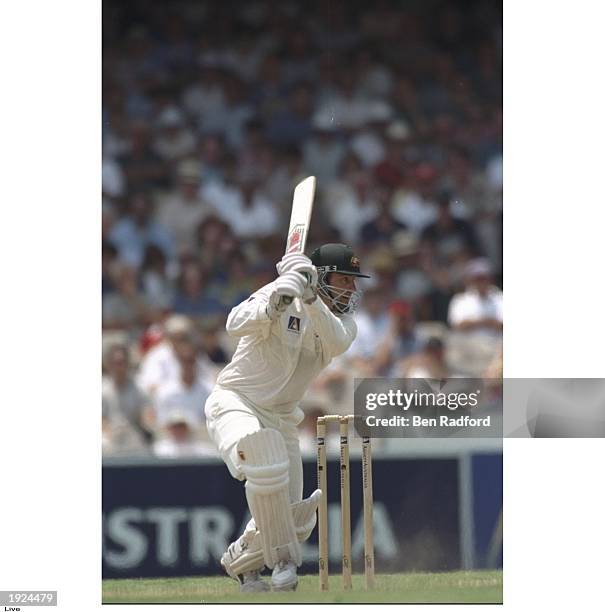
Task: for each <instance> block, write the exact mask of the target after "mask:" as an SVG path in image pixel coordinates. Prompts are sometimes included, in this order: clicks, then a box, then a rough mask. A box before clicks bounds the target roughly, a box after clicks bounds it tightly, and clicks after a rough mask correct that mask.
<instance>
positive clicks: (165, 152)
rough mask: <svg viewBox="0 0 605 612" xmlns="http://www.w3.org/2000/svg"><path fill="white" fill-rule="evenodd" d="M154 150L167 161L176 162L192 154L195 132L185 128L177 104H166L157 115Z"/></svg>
mask: <svg viewBox="0 0 605 612" xmlns="http://www.w3.org/2000/svg"><path fill="white" fill-rule="evenodd" d="M157 127H158V131H157V135H156V137H155V139H154V141H153V148H154V151H155V152H156V153H157V154H158V155H159V156H160V157H161V158H162V159H163V160H165V161H167V162H176V161H179V160H183V159H184V158H186V157H188V156H190V155H193V153H194V152H195V148H196V146H197V141H196V138H195V134H194V133H193V131H192V130H191V129H189V128H187V125H186V122H185V116H184V114H183V112H182V111H181V110H180V109H179V108H178V106H174V105H171V106H168V107H166V108H164V109H163V110H162V112H161V113H160V114H159V116H158V117H157Z"/></svg>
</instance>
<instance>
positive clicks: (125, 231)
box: [109, 191, 174, 268]
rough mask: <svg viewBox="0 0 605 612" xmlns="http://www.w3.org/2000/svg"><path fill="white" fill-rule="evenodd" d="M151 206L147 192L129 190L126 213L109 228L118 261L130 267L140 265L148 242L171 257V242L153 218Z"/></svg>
mask: <svg viewBox="0 0 605 612" xmlns="http://www.w3.org/2000/svg"><path fill="white" fill-rule="evenodd" d="M153 208H154V207H153V201H152V200H151V197H150V194H149V193H148V192H146V191H139V192H135V193H133V194H132V196H131V197H130V200H129V203H128V211H127V214H126V216H125V217H124V218H122V219H121V220H120V221H118V222H117V223H116V224H115V225H114V226H113V227H112V229H111V232H110V234H109V240H110V242H111V243H112V244H113V245H115V247H116V248H117V250H118V256H119V259H120V261H122V262H123V263H125V264H127V265H129V266H132V267H134V268H139V267H140V266H141V264H142V263H143V258H144V256H145V251H146V249H147V247H148V246H150V245H155V246H156V247H158V248H159V249H161V250H162V252H163V253H164V256H165V257H166V258H168V259H172V258H173V257H174V242H173V240H172V238H171V236H170V234H169V233H168V231H167V230H166V228H165V227H164V226H163V225H162V224H160V223H158V222H156V221H155V219H154V216H153Z"/></svg>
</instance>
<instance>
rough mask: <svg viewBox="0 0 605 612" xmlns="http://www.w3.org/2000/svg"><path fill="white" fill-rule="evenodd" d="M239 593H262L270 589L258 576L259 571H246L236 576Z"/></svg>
mask: <svg viewBox="0 0 605 612" xmlns="http://www.w3.org/2000/svg"><path fill="white" fill-rule="evenodd" d="M238 580H239V590H240V593H264V592H266V591H269V590H271V589H270V587H269V585H268V584H267V583H266V582H265V581H264V580H263V579H262V578H261V577H260V572H259V571H254V572H246V573H245V574H242V575H241V576H238Z"/></svg>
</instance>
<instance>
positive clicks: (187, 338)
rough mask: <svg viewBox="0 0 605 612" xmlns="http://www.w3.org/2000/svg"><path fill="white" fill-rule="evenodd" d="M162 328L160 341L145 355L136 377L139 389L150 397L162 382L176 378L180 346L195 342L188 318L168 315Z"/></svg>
mask: <svg viewBox="0 0 605 612" xmlns="http://www.w3.org/2000/svg"><path fill="white" fill-rule="evenodd" d="M162 327H163V330H162V331H163V339H162V341H161V342H159V343H156V344H155V345H154V346H153V347H152V348H150V349H149V351H148V352H147V353H146V354H145V356H144V357H143V359H142V360H141V363H140V364H139V370H138V374H137V377H136V381H137V384H138V385H139V387H140V388H141V389H142V390H143V391H144V392H145V393H147V394H148V395H150V396H152V395H153V393H154V392H155V390H156V389H157V387H158V386H159V385H160V384H161V383H162V382H164V381H166V380H168V379H170V378H174V377H176V376H178V371H179V364H178V360H177V357H176V352H177V350H178V349H179V347H181V346H182V345H184V344H187V343H191V342H193V341H194V340H195V338H194V337H195V328H194V325H193V322H192V321H191V319H189V318H188V317H185V316H182V315H177V314H173V315H170V316H169V317H168V318H167V319H166V321H164V324H163V326H162Z"/></svg>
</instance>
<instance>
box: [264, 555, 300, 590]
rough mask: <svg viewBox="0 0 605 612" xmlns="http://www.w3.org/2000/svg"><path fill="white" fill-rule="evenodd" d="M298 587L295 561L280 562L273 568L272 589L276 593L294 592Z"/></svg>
mask: <svg viewBox="0 0 605 612" xmlns="http://www.w3.org/2000/svg"><path fill="white" fill-rule="evenodd" d="M297 586H298V576H297V575H296V564H295V563H294V561H279V562H278V563H277V565H276V566H275V567H274V568H273V575H272V576H271V588H272V589H273V590H274V591H294V590H296V587H297Z"/></svg>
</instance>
